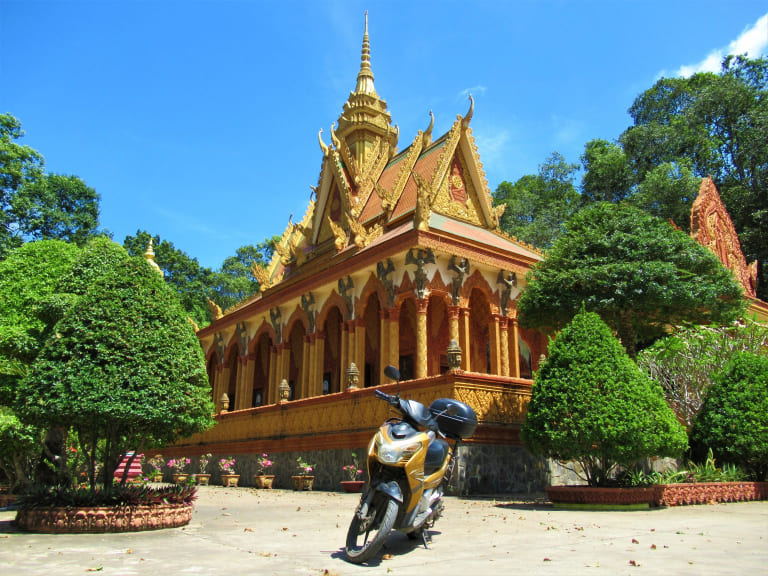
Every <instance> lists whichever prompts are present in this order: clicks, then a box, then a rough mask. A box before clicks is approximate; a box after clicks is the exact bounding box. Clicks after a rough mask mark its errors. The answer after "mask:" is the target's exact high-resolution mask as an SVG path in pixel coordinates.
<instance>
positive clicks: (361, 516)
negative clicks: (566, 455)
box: [346, 366, 477, 564]
mask: <svg viewBox="0 0 768 576" xmlns="http://www.w3.org/2000/svg"><path fill="white" fill-rule="evenodd" d="M384 373H385V374H386V376H387V377H388V378H390V379H392V380H395V381H399V380H400V373H399V372H398V370H397V368H395V367H394V366H387V367H386V368H385V370H384ZM375 394H376V397H377V398H380V399H381V400H384V401H386V402H387V403H389V404H390V405H391V406H392V407H394V408H395V409H396V410H397V411H398V412H399V413H400V416H399V417H396V418H389V419H387V420H386V421H385V422H384V423H383V424H382V425H381V427H380V428H379V430H378V432H376V435H375V436H374V437H373V439H372V440H371V442H370V444H369V445H368V457H367V467H368V482H367V484H366V486H365V490H364V491H363V495H362V497H361V498H360V504H359V505H358V506H357V509H356V510H355V515H354V517H353V518H352V522H351V523H350V525H349V530H348V531H347V543H346V554H347V559H348V560H349V561H350V562H353V563H355V564H362V563H364V562H366V561H368V560H370V559H371V558H372V557H374V556H375V555H376V554H377V553H378V552H379V550H380V549H381V547H382V546H383V545H384V541H385V540H386V538H387V536H388V535H389V533H390V532H391V531H392V530H393V529H394V530H399V531H400V532H404V533H406V534H408V536H409V537H411V538H421V539H422V541H423V542H424V546H425V547H426V546H427V539H428V532H427V530H428V529H429V528H431V527H432V526H433V525H434V523H435V521H437V519H438V518H439V517H440V515H441V514H442V510H443V502H442V497H443V491H444V489H445V487H446V486H447V485H448V484H449V483H450V479H451V474H452V473H453V468H454V466H455V463H456V461H455V455H456V451H457V448H458V446H459V444H460V442H461V441H462V440H463V439H466V438H469V437H470V436H472V434H473V433H474V432H475V428H477V416H476V415H475V412H474V410H472V408H471V407H470V406H468V405H466V404H464V403H463V402H459V401H458V400H453V399H451V398H440V399H438V400H435V401H434V402H432V404H430V405H429V408H427V407H426V406H424V405H423V404H421V403H420V402H416V401H415V400H404V399H402V398H400V393H399V391H398V394H397V395H396V396H391V395H389V394H385V393H384V392H382V391H381V390H376V391H375ZM446 439H447V440H450V441H452V445H451V442H447V441H446Z"/></svg>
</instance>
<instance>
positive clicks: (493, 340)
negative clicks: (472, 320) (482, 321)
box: [488, 314, 501, 375]
mask: <svg viewBox="0 0 768 576" xmlns="http://www.w3.org/2000/svg"><path fill="white" fill-rule="evenodd" d="M488 340H489V343H490V345H491V374H497V375H498V374H501V362H500V353H499V351H500V350H499V349H500V346H499V340H500V335H499V315H498V314H491V325H490V326H488Z"/></svg>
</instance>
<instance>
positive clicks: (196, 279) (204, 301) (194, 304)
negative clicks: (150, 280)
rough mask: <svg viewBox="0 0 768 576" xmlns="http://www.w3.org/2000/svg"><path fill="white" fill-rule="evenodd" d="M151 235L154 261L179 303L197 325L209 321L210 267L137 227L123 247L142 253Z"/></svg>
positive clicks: (141, 254)
mask: <svg viewBox="0 0 768 576" xmlns="http://www.w3.org/2000/svg"><path fill="white" fill-rule="evenodd" d="M150 238H152V243H153V249H154V251H155V262H156V263H157V265H158V266H159V267H160V269H161V270H162V271H163V274H165V280H166V282H168V283H169V284H171V285H172V286H173V287H174V289H175V290H176V293H177V294H178V295H179V299H180V300H181V305H182V307H183V308H184V310H186V312H187V314H188V315H189V316H190V318H192V319H193V320H194V321H195V323H196V324H198V325H199V326H200V327H205V326H207V325H208V324H209V323H210V322H211V311H210V308H209V307H208V298H210V297H211V294H212V292H213V287H214V286H215V283H216V276H215V274H214V272H213V271H212V270H211V269H210V268H206V267H204V266H201V265H200V263H199V262H198V261H197V258H192V257H191V256H189V255H188V254H187V253H186V252H184V251H182V250H179V249H178V248H176V247H175V246H174V245H173V243H172V242H169V241H168V240H162V239H161V238H160V236H159V235H157V234H156V235H154V236H152V235H150V233H149V232H147V231H145V230H137V231H136V235H135V236H126V238H125V240H124V241H123V247H124V248H125V249H126V250H127V251H128V253H129V254H130V255H131V256H143V255H144V253H145V252H146V251H147V246H149V239H150Z"/></svg>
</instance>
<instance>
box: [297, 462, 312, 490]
mask: <svg viewBox="0 0 768 576" xmlns="http://www.w3.org/2000/svg"><path fill="white" fill-rule="evenodd" d="M296 468H297V471H298V472H297V474H296V476H291V479H292V480H293V489H294V490H312V486H313V485H314V483H315V477H314V476H310V475H309V473H310V472H312V470H313V469H314V468H313V466H312V465H311V464H307V462H306V461H305V460H304V459H303V458H301V457H299V458H296Z"/></svg>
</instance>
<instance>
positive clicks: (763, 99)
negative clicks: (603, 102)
mask: <svg viewBox="0 0 768 576" xmlns="http://www.w3.org/2000/svg"><path fill="white" fill-rule="evenodd" d="M629 112H630V115H631V116H632V118H633V120H634V125H633V126H631V127H630V128H628V129H627V130H626V131H625V132H624V133H623V134H622V135H621V138H620V141H621V143H622V145H623V149H624V152H625V154H626V155H627V158H628V160H629V162H630V164H631V165H632V167H633V169H634V171H635V173H636V174H637V178H638V182H640V183H642V182H643V181H644V180H645V179H646V178H648V177H649V176H650V175H652V174H653V173H654V171H655V169H657V168H659V167H661V166H662V165H664V164H666V163H677V164H680V165H685V166H688V167H690V170H691V171H692V176H693V177H696V178H701V177H704V176H712V177H713V179H714V180H715V183H716V185H717V188H718V191H719V192H720V195H721V197H722V198H723V202H724V203H725V206H726V208H727V209H728V213H729V214H730V216H731V218H732V219H733V223H734V225H735V227H736V230H737V232H738V234H739V239H740V241H741V247H742V249H743V251H744V255H745V256H746V258H747V261H752V260H755V259H757V260H758V262H759V265H758V274H759V279H758V283H757V285H758V296H759V297H760V298H762V299H768V243H766V242H765V238H767V237H768V60H767V59H765V58H759V59H755V60H750V59H748V58H745V57H742V56H736V57H734V56H729V57H727V58H726V59H725V60H724V61H723V67H722V70H721V72H720V74H711V73H701V74H694V75H693V76H691V77H690V78H662V79H660V80H659V81H658V82H656V84H654V86H653V87H651V88H650V89H648V90H646V91H645V92H643V93H642V94H641V95H640V96H638V97H637V99H635V101H634V103H633V104H632V107H631V108H630V111H629ZM654 195H655V196H656V197H657V198H658V199H659V200H661V201H663V202H665V203H669V204H668V205H667V207H665V208H663V209H662V212H664V213H669V214H676V213H679V214H681V215H683V213H684V212H685V210H684V203H685V201H686V197H687V194H680V193H679V192H678V193H674V192H672V191H670V193H668V194H664V193H659V192H655V193H654ZM675 196H678V197H679V201H678V200H677V199H676V198H675ZM655 213H656V212H655ZM659 215H663V214H661V213H659ZM686 220H687V217H686V218H685V219H681V220H678V219H677V218H675V222H677V224H678V225H680V226H685V221H686Z"/></svg>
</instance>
